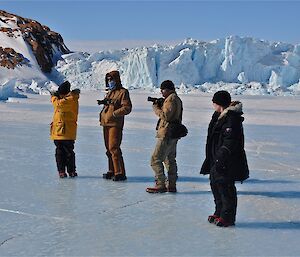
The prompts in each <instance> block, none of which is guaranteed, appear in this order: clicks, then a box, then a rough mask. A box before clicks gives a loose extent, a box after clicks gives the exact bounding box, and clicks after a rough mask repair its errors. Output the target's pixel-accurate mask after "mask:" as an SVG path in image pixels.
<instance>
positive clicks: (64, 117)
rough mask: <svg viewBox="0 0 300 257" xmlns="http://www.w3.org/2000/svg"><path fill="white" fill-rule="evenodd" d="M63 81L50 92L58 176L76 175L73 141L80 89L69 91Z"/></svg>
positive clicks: (68, 84)
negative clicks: (55, 89)
mask: <svg viewBox="0 0 300 257" xmlns="http://www.w3.org/2000/svg"><path fill="white" fill-rule="evenodd" d="M70 87H71V85H70V83H69V82H68V81H65V82H64V83H62V84H61V85H60V86H59V88H58V90H57V91H56V92H53V93H51V102H52V105H53V107H54V114H53V119H52V123H51V128H50V134H51V139H52V140H54V144H55V146H56V151H55V159H56V164H57V170H58V174H59V177H60V178H65V177H67V173H66V168H67V172H68V174H69V176H70V177H71V178H73V177H76V176H77V173H76V165H75V152H74V143H75V139H76V132H77V117H78V99H79V94H80V90H79V89H74V90H72V91H70Z"/></svg>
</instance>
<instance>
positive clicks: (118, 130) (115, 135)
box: [98, 71, 132, 181]
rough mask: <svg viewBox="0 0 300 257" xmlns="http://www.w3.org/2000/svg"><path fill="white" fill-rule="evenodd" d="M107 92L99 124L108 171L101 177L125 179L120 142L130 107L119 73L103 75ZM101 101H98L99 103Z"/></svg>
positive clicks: (113, 72)
mask: <svg viewBox="0 0 300 257" xmlns="http://www.w3.org/2000/svg"><path fill="white" fill-rule="evenodd" d="M105 84H106V87H107V88H108V93H107V95H106V97H105V99H104V100H103V101H102V103H103V104H104V107H103V109H102V111H101V112H100V125H101V126H103V136H104V143H105V147H106V155H107V157H108V169H109V170H108V172H107V173H104V174H103V178H105V179H112V180H113V181H123V180H126V179H127V177H126V172H125V166H124V160H123V155H122V151H121V148H120V146H121V142H122V136H123V127H124V116H125V115H127V114H129V113H130V112H131V109H132V104H131V100H130V97H129V92H128V90H127V89H125V88H123V86H122V84H121V78H120V73H119V72H118V71H111V72H109V73H107V74H106V75H105ZM100 102H101V101H98V104H100Z"/></svg>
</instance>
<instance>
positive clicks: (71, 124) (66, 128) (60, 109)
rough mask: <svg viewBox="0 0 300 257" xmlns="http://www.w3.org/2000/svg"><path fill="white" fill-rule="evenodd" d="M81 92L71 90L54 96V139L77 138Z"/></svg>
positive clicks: (51, 133) (52, 98) (51, 129)
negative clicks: (63, 94) (59, 95)
mask: <svg viewBox="0 0 300 257" xmlns="http://www.w3.org/2000/svg"><path fill="white" fill-rule="evenodd" d="M78 99H79V94H78V93H75V92H73V91H71V92H70V93H68V94H67V95H65V96H63V97H57V96H52V97H51V102H52V105H53V107H54V114H53V119H52V123H51V127H50V135H51V139H52V140H75V139H76V132H77V118H78Z"/></svg>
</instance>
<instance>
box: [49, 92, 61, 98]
mask: <svg viewBox="0 0 300 257" xmlns="http://www.w3.org/2000/svg"><path fill="white" fill-rule="evenodd" d="M50 94H51V95H52V96H56V97H59V93H58V91H52V92H50Z"/></svg>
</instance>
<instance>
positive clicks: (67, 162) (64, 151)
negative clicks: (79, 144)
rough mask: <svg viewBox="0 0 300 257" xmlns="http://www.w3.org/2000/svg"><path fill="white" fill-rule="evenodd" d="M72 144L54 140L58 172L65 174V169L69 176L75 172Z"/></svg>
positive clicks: (72, 142) (67, 141)
mask: <svg viewBox="0 0 300 257" xmlns="http://www.w3.org/2000/svg"><path fill="white" fill-rule="evenodd" d="M74 143H75V141H74V140H54V144H55V146H56V150H55V159H56V165H57V170H58V172H65V171H66V168H67V172H68V173H69V174H70V173H74V172H75V171H76V166H75V152H74Z"/></svg>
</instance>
